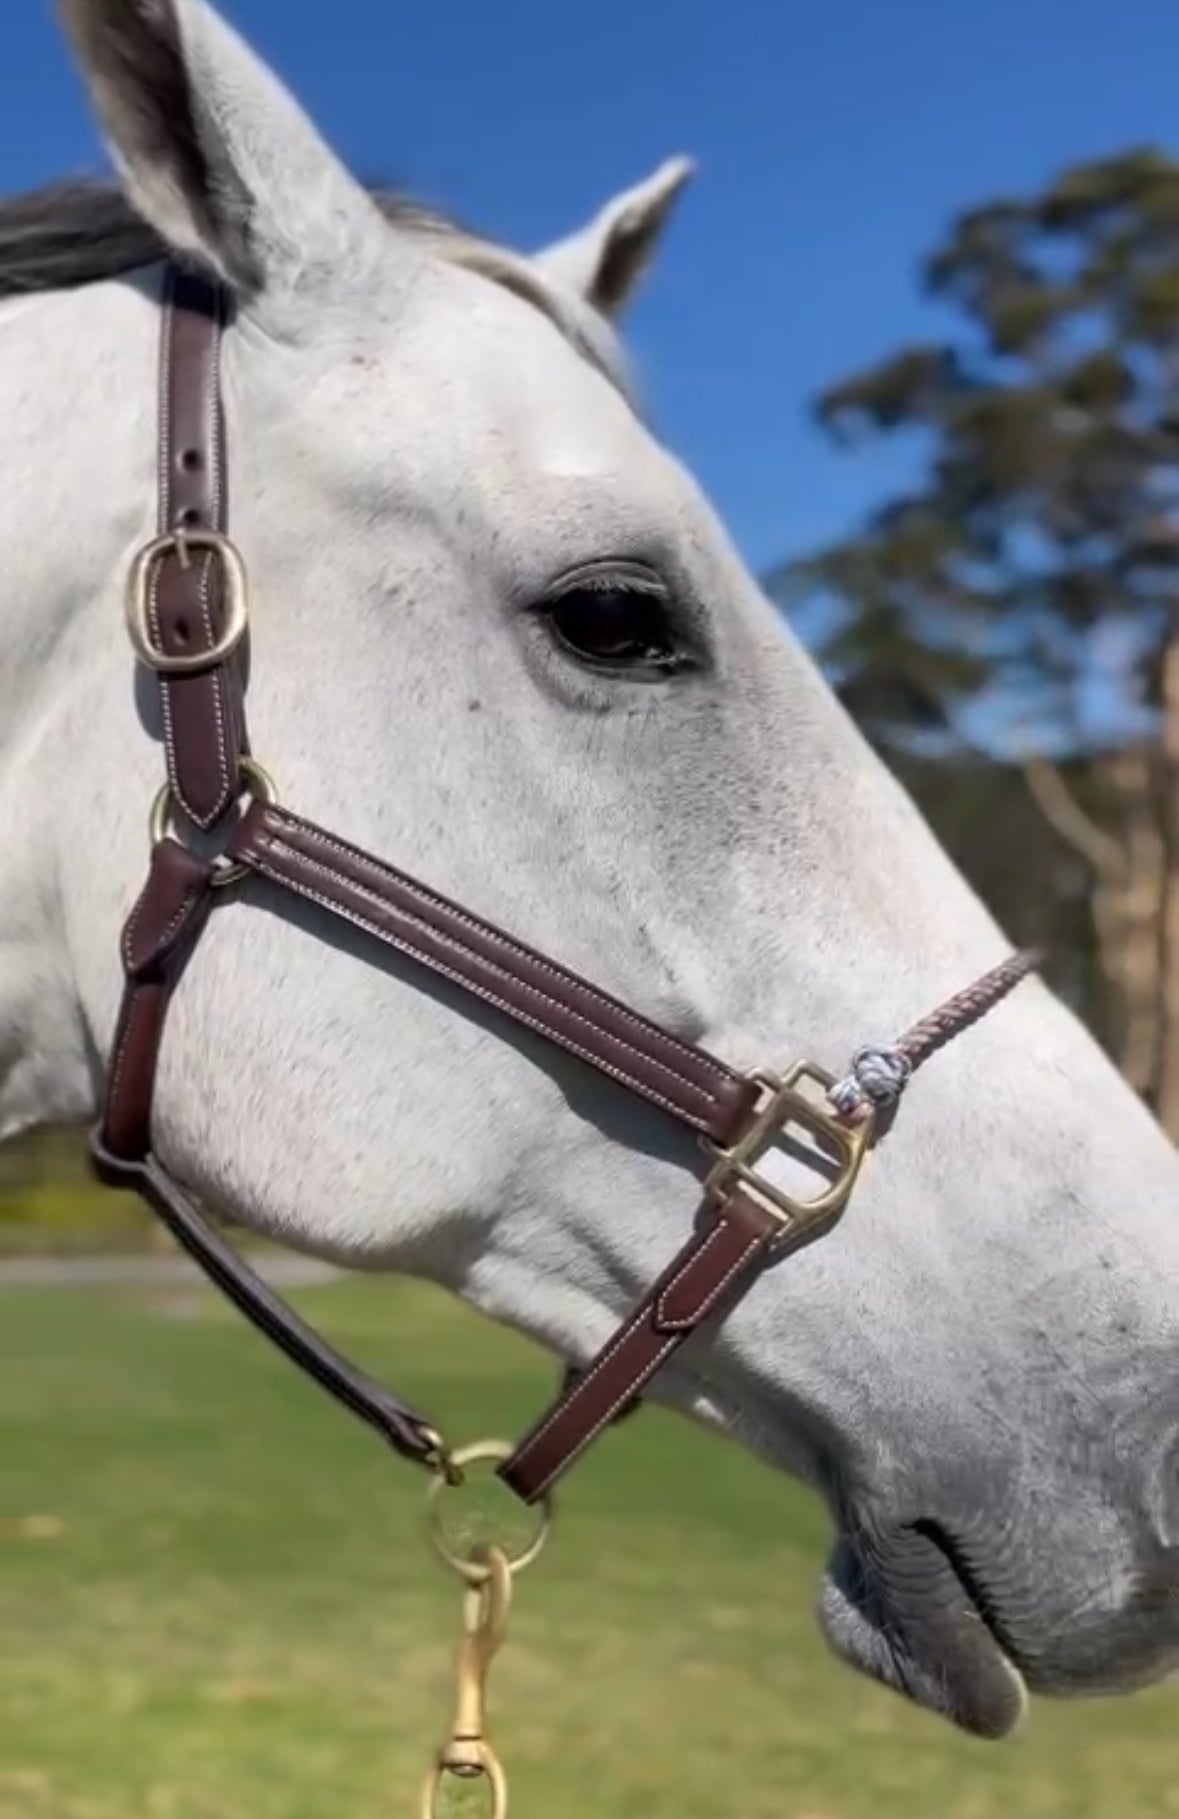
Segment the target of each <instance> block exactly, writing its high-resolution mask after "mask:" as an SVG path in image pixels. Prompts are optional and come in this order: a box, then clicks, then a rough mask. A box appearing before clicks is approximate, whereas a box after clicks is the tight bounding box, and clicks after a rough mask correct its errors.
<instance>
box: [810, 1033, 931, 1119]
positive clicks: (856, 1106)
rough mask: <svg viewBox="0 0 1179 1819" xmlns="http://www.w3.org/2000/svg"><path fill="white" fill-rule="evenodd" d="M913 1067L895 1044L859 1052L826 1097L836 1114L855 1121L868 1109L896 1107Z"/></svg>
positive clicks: (882, 1044) (857, 1051)
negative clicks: (871, 1107)
mask: <svg viewBox="0 0 1179 1819" xmlns="http://www.w3.org/2000/svg"><path fill="white" fill-rule="evenodd" d="M912 1072H913V1063H912V1062H911V1061H910V1059H909V1057H908V1055H907V1054H906V1053H905V1051H904V1049H902V1048H900V1047H899V1046H897V1045H896V1044H895V1043H888V1044H885V1043H880V1044H875V1043H869V1044H868V1045H867V1046H866V1047H864V1048H858V1049H857V1050H856V1052H855V1054H854V1055H853V1056H852V1059H851V1068H850V1070H849V1072H848V1073H847V1074H845V1075H844V1077H843V1079H842V1080H837V1081H836V1082H835V1085H834V1086H833V1087H832V1088H831V1091H830V1093H829V1094H828V1097H829V1099H830V1100H831V1103H832V1105H833V1106H834V1107H835V1109H836V1111H837V1112H839V1113H840V1115H841V1116H842V1117H844V1118H854V1117H856V1116H857V1114H859V1113H861V1112H863V1111H864V1110H865V1109H866V1108H867V1107H868V1106H873V1107H874V1106H883V1105H895V1103H896V1101H897V1100H898V1099H899V1098H900V1096H901V1094H902V1093H903V1092H904V1090H905V1087H906V1086H907V1085H908V1081H909V1076H910V1074H911V1073H912Z"/></svg>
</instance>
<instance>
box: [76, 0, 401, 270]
mask: <svg viewBox="0 0 1179 1819" xmlns="http://www.w3.org/2000/svg"><path fill="white" fill-rule="evenodd" d="M58 6H59V10H60V13H61V16H62V20H63V23H64V26H65V30H66V33H67V35H68V37H69V39H70V41H71V44H72V46H73V49H74V53H75V57H76V60H77V62H78V64H79V66H80V68H81V72H82V75H83V78H84V80H85V82H86V85H87V87H88V89H89V92H90V96H91V99H92V102H93V104H94V107H95V110H96V112H97V114H98V117H99V121H100V123H101V126H102V129H103V133H104V136H105V138H106V142H107V145H108V147H109V150H110V152H111V155H112V157H113V158H114V161H115V164H116V166H117V167H118V169H119V172H120V174H121V176H122V179H123V183H124V187H125V189H126V191H127V195H128V197H129V199H130V200H131V202H132V203H133V204H134V206H135V208H136V209H137V210H138V211H139V213H140V214H141V215H142V216H143V217H144V219H145V220H146V221H148V222H149V223H150V224H151V226H152V227H154V228H155V230H156V232H157V233H158V234H159V235H160V237H161V238H162V239H163V240H164V242H165V243H166V245H168V246H169V247H170V248H172V249H173V251H175V252H177V253H179V254H181V255H184V254H187V255H189V256H195V257H196V258H197V259H198V260H199V261H200V262H201V263H203V264H205V265H206V266H209V267H211V268H212V270H213V271H214V272H215V273H216V275H217V276H218V277H220V278H221V279H223V280H224V281H225V282H226V283H228V284H229V285H231V286H232V287H233V289H234V290H235V291H236V292H237V293H238V294H239V296H242V297H244V298H249V297H250V296H253V295H255V294H258V293H261V292H263V291H275V290H279V289H286V290H288V291H290V290H298V292H299V293H300V294H301V295H302V294H304V293H306V292H308V291H311V292H314V290H315V288H316V284H317V280H319V279H322V280H323V281H324V282H325V283H326V282H328V281H329V280H330V278H331V277H332V276H333V275H338V274H339V273H340V272H341V271H343V272H345V273H353V272H355V269H356V266H357V263H358V255H361V256H362V257H363V255H364V254H365V253H366V252H368V251H373V252H375V251H376V249H378V248H380V247H382V246H383V248H384V249H385V250H387V248H388V245H389V238H388V235H389V230H388V228H387V227H386V226H385V225H384V224H383V223H382V222H381V220H380V217H379V216H378V214H377V211H376V209H375V207H374V206H373V204H372V202H371V201H370V200H369V198H368V197H367V196H366V195H365V193H364V191H363V189H362V188H361V186H360V185H359V184H358V183H356V182H355V181H354V179H353V178H352V177H351V176H350V175H349V174H348V172H347V171H346V170H345V169H344V168H343V166H342V165H341V164H340V163H339V162H338V161H337V160H336V158H335V157H334V156H333V154H332V153H331V152H330V151H329V150H328V148H327V146H326V145H325V144H324V143H323V141H322V140H321V139H320V137H319V135H318V134H317V133H316V131H315V129H314V127H313V126H312V125H311V123H310V122H309V121H308V120H307V118H306V116H305V115H304V114H303V113H302V111H301V110H300V108H299V107H298V105H297V104H296V102H295V101H294V100H293V99H292V97H291V96H290V94H288V92H287V91H286V89H285V88H283V86H282V84H281V83H280V82H279V81H278V80H277V78H276V77H275V76H274V75H273V74H272V73H271V71H270V70H268V69H267V68H266V66H265V65H264V64H263V63H261V62H260V61H259V60H258V59H257V58H256V57H255V56H254V55H253V53H252V52H251V51H250V50H248V49H247V47H246V46H245V45H244V44H243V43H242V41H241V39H240V38H239V37H238V36H237V34H236V33H235V32H234V31H233V30H231V28H230V27H229V26H228V25H226V23H225V22H224V20H222V19H221V18H220V17H219V16H218V15H217V14H216V13H215V12H214V11H213V9H212V8H211V7H210V6H207V5H206V4H205V3H204V0H58ZM337 282H338V277H337Z"/></svg>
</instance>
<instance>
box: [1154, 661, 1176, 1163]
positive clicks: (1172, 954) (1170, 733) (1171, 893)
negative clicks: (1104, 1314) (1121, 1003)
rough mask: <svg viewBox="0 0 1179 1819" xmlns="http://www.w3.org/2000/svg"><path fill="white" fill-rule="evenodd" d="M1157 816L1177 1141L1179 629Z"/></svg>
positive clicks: (1163, 1085) (1165, 667) (1170, 664)
mask: <svg viewBox="0 0 1179 1819" xmlns="http://www.w3.org/2000/svg"><path fill="white" fill-rule="evenodd" d="M1161 693H1162V716H1163V724H1162V737H1161V742H1160V763H1159V790H1158V815H1159V825H1160V828H1161V830H1162V848H1163V867H1162V891H1161V900H1162V901H1161V915H1160V918H1159V958H1160V965H1159V1037H1158V1059H1157V1066H1156V1087H1155V1093H1154V1106H1155V1111H1156V1113H1157V1115H1158V1118H1159V1122H1160V1123H1161V1124H1162V1127H1163V1129H1164V1130H1165V1131H1166V1133H1167V1135H1168V1136H1169V1137H1170V1138H1171V1139H1172V1140H1173V1141H1175V1142H1179V630H1175V631H1173V632H1172V635H1171V638H1170V641H1169V643H1168V645H1167V648H1166V651H1165V652H1164V655H1163V663H1162V690H1161Z"/></svg>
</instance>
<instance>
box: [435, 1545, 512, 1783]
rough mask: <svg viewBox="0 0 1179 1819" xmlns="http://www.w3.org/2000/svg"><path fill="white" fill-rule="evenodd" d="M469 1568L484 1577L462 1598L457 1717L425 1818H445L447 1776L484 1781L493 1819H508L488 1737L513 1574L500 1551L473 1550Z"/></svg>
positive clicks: (439, 1757) (439, 1758)
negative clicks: (490, 1689)
mask: <svg viewBox="0 0 1179 1819" xmlns="http://www.w3.org/2000/svg"><path fill="white" fill-rule="evenodd" d="M470 1564H471V1566H472V1567H475V1568H477V1569H478V1570H479V1571H480V1572H482V1573H483V1575H484V1577H483V1578H482V1579H481V1581H480V1583H479V1584H478V1585H468V1587H467V1589H466V1591H465V1592H464V1594H463V1635H462V1640H461V1641H460V1643H459V1645H458V1649H457V1651H456V1653H455V1660H454V1681H455V1694H454V1716H453V1718H452V1719H451V1723H450V1729H449V1731H448V1732H447V1735H446V1738H445V1740H444V1741H443V1743H442V1744H441V1745H440V1746H439V1748H438V1750H437V1751H436V1753H435V1756H434V1761H433V1763H432V1764H431V1766H430V1769H429V1771H428V1773H427V1775H426V1779H425V1781H424V1783H423V1786H422V1800H421V1819H441V1806H442V1802H441V1800H440V1794H441V1790H442V1787H443V1784H444V1782H445V1779H446V1777H447V1776H448V1775H454V1776H456V1777H458V1778H459V1779H460V1780H463V1781H470V1780H476V1779H478V1778H480V1777H483V1778H485V1779H486V1781H487V1786H488V1790H489V1792H490V1795H491V1819H507V1811H508V1782H507V1776H506V1775H505V1774H504V1771H503V1767H502V1765H501V1763H500V1760H499V1757H498V1756H497V1755H496V1753H495V1750H494V1748H493V1747H492V1745H491V1742H490V1740H489V1739H488V1736H487V1728H486V1726H487V1719H486V1702H487V1672H488V1669H489V1668H490V1666H491V1663H492V1660H493V1659H494V1657H495V1655H496V1653H497V1651H498V1650H499V1648H500V1646H501V1644H502V1642H503V1639H504V1636H505V1635H506V1633H507V1624H508V1611H509V1609H510V1607H511V1602H512V1570H511V1567H510V1566H509V1564H508V1558H507V1555H506V1554H505V1553H504V1552H503V1550H502V1549H501V1548H498V1547H487V1548H485V1547H478V1548H474V1549H472V1551H471V1555H470Z"/></svg>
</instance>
